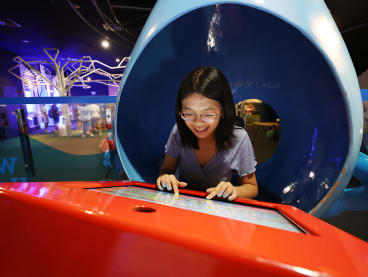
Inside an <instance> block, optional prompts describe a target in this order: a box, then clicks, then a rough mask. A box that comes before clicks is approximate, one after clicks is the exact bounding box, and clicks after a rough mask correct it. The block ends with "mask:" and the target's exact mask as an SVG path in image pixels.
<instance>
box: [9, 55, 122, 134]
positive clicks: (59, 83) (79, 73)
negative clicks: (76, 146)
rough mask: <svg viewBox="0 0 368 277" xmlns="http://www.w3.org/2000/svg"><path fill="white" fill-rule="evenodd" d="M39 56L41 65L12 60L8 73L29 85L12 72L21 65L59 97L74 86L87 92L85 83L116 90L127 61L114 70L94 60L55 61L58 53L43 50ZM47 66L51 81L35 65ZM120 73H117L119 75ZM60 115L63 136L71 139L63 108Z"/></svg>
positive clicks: (65, 94) (67, 117)
mask: <svg viewBox="0 0 368 277" xmlns="http://www.w3.org/2000/svg"><path fill="white" fill-rule="evenodd" d="M43 52H44V53H45V54H46V56H47V58H48V59H46V58H45V59H44V60H41V61H26V60H24V59H23V58H21V57H20V56H16V57H14V58H13V61H14V62H16V63H17V64H16V65H15V66H13V67H11V68H10V69H9V70H8V72H9V73H10V74H12V75H14V76H15V77H17V78H18V79H20V80H22V81H23V82H27V81H28V82H29V80H26V79H25V78H23V77H22V75H21V74H19V75H18V74H17V73H15V72H14V70H15V69H17V68H19V67H20V66H21V65H23V66H24V67H26V68H27V69H28V70H29V71H30V72H31V73H32V74H33V75H34V76H35V77H36V78H35V79H36V80H37V79H40V78H41V79H43V80H44V81H45V82H47V83H49V84H50V85H51V86H53V87H54V88H55V89H56V90H57V91H58V92H59V95H60V96H69V95H70V93H69V92H70V89H71V88H72V87H75V86H78V87H83V88H90V86H89V85H88V84H89V83H99V84H103V85H107V86H113V87H119V84H120V81H121V78H122V77H123V71H124V69H125V68H126V64H127V62H128V61H129V57H124V58H123V59H122V60H121V61H120V62H119V64H118V65H117V66H108V65H106V64H104V63H102V62H100V61H98V60H93V59H92V58H91V57H89V56H83V57H82V58H80V59H65V60H63V61H62V60H61V59H59V60H57V58H58V55H59V49H56V48H43ZM40 64H43V65H47V64H48V65H49V66H50V67H51V68H52V69H53V70H54V71H55V78H53V76H52V75H48V74H44V73H42V72H41V70H38V69H37V68H36V67H35V66H36V65H40ZM106 70H111V71H112V70H114V71H115V72H118V73H110V72H108V71H106ZM120 70H121V73H120V72H119V71H120ZM61 110H62V115H63V117H64V119H65V123H66V124H65V126H66V128H67V129H66V133H67V136H68V137H70V136H71V127H70V126H71V125H70V114H69V107H68V105H67V104H62V105H61Z"/></svg>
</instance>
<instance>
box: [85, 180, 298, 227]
mask: <svg viewBox="0 0 368 277" xmlns="http://www.w3.org/2000/svg"><path fill="white" fill-rule="evenodd" d="M90 190H95V191H100V192H103V193H108V194H113V195H119V196H123V197H127V198H132V199H137V200H143V201H147V202H152V203H156V204H162V205H166V206H171V207H176V208H180V209H186V210H191V211H195V212H200V213H205V214H210V215H215V216H220V217H225V218H230V219H235V220H240V221H244V222H248V223H254V224H258V225H263V226H268V227H272V228H277V229H282V230H287V231H292V232H298V233H302V232H301V230H299V229H298V227H296V226H295V225H294V224H293V223H291V222H290V221H289V220H287V219H286V218H285V217H284V216H283V215H281V214H280V213H279V212H278V211H276V210H272V209H267V208H261V207H255V206H247V205H242V204H235V203H231V202H228V203H227V202H222V201H216V200H207V199H205V198H199V197H195V196H188V195H183V194H180V195H179V196H178V197H175V196H174V194H173V193H171V192H164V191H155V190H151V189H148V188H141V187H133V186H126V187H109V188H94V189H90Z"/></svg>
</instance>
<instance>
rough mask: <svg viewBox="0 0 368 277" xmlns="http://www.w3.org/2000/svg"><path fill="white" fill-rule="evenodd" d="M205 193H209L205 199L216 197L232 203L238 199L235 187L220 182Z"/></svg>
mask: <svg viewBox="0 0 368 277" xmlns="http://www.w3.org/2000/svg"><path fill="white" fill-rule="evenodd" d="M206 191H207V192H208V193H209V194H208V195H207V197H206V198H207V199H212V198H213V197H215V196H216V195H217V196H218V197H223V198H227V199H228V200H230V201H234V199H235V198H236V197H238V193H237V191H236V189H235V187H234V186H233V185H232V184H231V183H230V182H224V181H221V182H220V183H219V184H218V185H217V186H216V187H213V188H208V189H207V190H206Z"/></svg>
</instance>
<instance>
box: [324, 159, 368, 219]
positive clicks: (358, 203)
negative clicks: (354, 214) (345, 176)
mask: <svg viewBox="0 0 368 277" xmlns="http://www.w3.org/2000/svg"><path fill="white" fill-rule="evenodd" d="M353 175H354V176H355V177H356V178H357V179H358V180H359V181H360V182H361V186H358V187H355V188H348V189H345V190H344V192H343V193H342V194H341V196H340V197H339V198H338V199H337V201H336V202H335V203H334V205H333V206H332V207H331V208H330V209H329V210H328V211H327V212H326V213H325V214H324V215H323V216H324V217H326V218H329V217H335V216H338V215H340V214H342V213H343V212H348V211H368V156H367V155H366V154H364V153H362V152H360V154H359V156H358V160H357V163H356V166H355V168H354V174H353Z"/></svg>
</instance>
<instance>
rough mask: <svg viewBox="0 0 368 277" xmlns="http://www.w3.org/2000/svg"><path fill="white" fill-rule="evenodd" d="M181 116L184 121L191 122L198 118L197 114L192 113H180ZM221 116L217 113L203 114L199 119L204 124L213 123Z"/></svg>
mask: <svg viewBox="0 0 368 277" xmlns="http://www.w3.org/2000/svg"><path fill="white" fill-rule="evenodd" d="M179 114H180V116H181V118H182V119H183V120H185V121H190V122H192V121H194V120H195V118H196V117H197V114H195V113H192V112H180V113H179ZM219 115H220V114H215V113H202V114H200V115H199V118H200V119H201V120H202V121H204V122H213V121H215V120H216V118H217V117H218V116H219Z"/></svg>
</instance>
